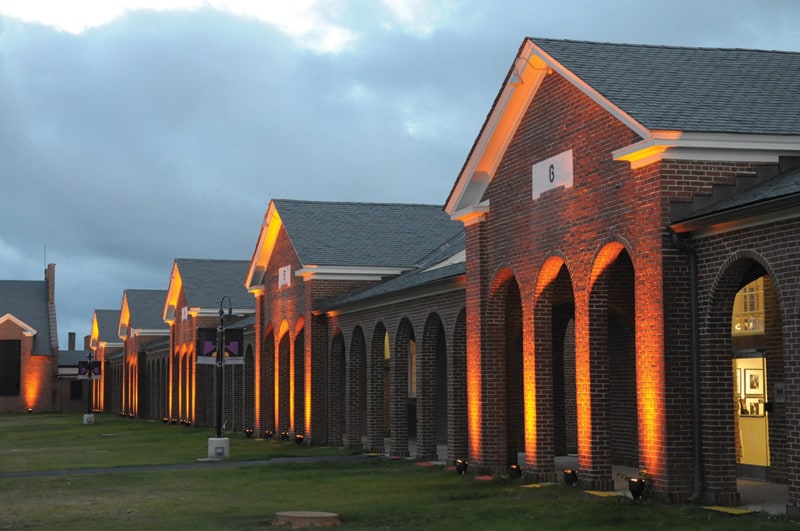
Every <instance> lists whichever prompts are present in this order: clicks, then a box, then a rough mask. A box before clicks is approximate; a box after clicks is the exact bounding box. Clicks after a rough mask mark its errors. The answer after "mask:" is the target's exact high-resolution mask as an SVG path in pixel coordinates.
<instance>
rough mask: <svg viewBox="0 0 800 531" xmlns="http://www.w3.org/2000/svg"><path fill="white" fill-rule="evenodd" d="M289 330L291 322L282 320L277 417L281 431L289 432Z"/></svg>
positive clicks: (277, 353) (278, 351)
mask: <svg viewBox="0 0 800 531" xmlns="http://www.w3.org/2000/svg"><path fill="white" fill-rule="evenodd" d="M289 330H290V328H289V323H288V322H287V321H285V320H284V321H282V322H281V326H280V332H279V333H278V348H277V351H276V352H275V419H276V421H277V426H276V427H277V431H279V432H284V431H286V432H288V431H291V428H292V419H291V387H292V385H291V382H292V373H291V359H292V338H291V333H290V332H289Z"/></svg>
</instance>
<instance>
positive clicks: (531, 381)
mask: <svg viewBox="0 0 800 531" xmlns="http://www.w3.org/2000/svg"><path fill="white" fill-rule="evenodd" d="M534 293H535V294H536V296H535V299H534V305H533V308H534V309H533V319H532V321H533V323H532V324H533V330H532V331H533V338H534V345H533V349H530V348H529V349H528V351H527V352H526V353H525V360H526V362H525V382H526V385H525V404H526V406H525V412H526V415H525V429H526V443H527V445H526V468H527V469H528V470H529V472H530V473H532V474H533V475H534V476H535V477H536V478H538V479H539V480H540V481H553V480H554V479H555V478H554V477H553V475H554V474H553V460H554V458H555V456H556V455H566V454H567V453H574V452H576V450H577V444H578V443H577V406H576V394H575V389H576V387H575V386H576V381H577V379H576V372H575V295H574V288H573V283H572V276H571V274H570V272H569V269H568V268H567V265H566V263H565V262H564V259H563V258H562V257H560V256H551V257H549V258H548V259H547V260H545V261H544V263H543V264H542V267H541V268H540V270H539V272H538V275H537V278H536V288H535V290H534Z"/></svg>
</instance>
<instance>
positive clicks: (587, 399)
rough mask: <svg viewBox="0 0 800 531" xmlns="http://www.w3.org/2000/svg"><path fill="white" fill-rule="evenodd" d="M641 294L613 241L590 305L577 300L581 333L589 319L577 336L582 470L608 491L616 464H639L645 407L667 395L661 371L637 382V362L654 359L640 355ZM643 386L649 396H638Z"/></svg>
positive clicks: (598, 266)
mask: <svg viewBox="0 0 800 531" xmlns="http://www.w3.org/2000/svg"><path fill="white" fill-rule="evenodd" d="M635 291H636V286H635V272H634V268H633V262H632V260H631V258H630V255H629V253H628V251H627V249H626V247H625V245H624V244H623V243H621V242H619V241H611V242H608V243H606V244H605V245H604V246H603V247H602V248H601V249H600V250H599V251H598V253H597V255H596V257H595V261H594V263H593V265H592V270H591V273H590V279H589V292H588V300H587V301H586V302H585V303H584V304H586V307H584V308H582V309H580V310H579V307H580V304H581V301H577V302H576V319H578V321H577V322H576V326H577V328H578V330H580V329H581V325H580V321H579V320H580V318H581V317H582V316H583V317H584V318H585V319H586V321H585V323H584V325H583V326H584V327H585V328H584V330H585V332H584V334H583V335H581V334H580V333H577V332H576V355H575V365H576V373H577V374H584V375H588V378H579V379H578V381H577V385H576V401H577V404H578V407H577V414H578V453H579V467H580V468H581V470H583V471H584V472H583V474H582V481H585V483H586V484H587V485H589V486H591V487H592V488H598V489H602V490H610V489H611V488H613V485H614V479H613V477H612V473H611V465H612V463H615V464H623V465H627V466H638V460H639V455H638V454H639V446H638V445H639V430H640V427H639V420H640V419H639V411H638V405H640V404H641V407H645V404H652V403H654V402H652V399H653V396H659V393H661V394H662V395H663V384H662V383H661V382H663V375H662V374H661V372H659V371H656V370H654V369H649V370H651V371H653V373H654V374H656V378H655V379H654V381H653V382H648V384H647V385H646V386H644V385H640V381H639V380H638V379H637V363H639V364H647V363H649V361H645V360H644V359H642V360H638V359H637V355H636V333H635V327H634V325H633V322H634V313H635V309H636V298H635ZM626 324H627V326H626ZM654 355H655V354H654ZM659 359H660V358H659ZM612 374H613V375H614V383H613V385H612V383H611V375H612ZM642 387H646V389H647V392H646V393H645V394H644V395H639V396H637V392H640V391H641V388H642ZM657 414H661V415H663V412H661V413H657ZM660 422H661V420H660V419H659V418H656V419H655V420H654V421H648V428H647V430H648V431H647V432H648V433H654V432H657V431H658V429H653V428H650V427H649V426H650V423H654V424H656V425H657V426H660ZM652 438H653V439H655V438H656V437H655V436H654V437H652Z"/></svg>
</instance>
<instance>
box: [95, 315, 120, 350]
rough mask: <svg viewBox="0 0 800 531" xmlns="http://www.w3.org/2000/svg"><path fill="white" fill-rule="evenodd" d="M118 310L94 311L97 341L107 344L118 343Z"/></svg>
mask: <svg viewBox="0 0 800 531" xmlns="http://www.w3.org/2000/svg"><path fill="white" fill-rule="evenodd" d="M119 313H120V312H119V310H95V311H94V315H95V318H96V319H97V328H98V332H99V334H98V335H99V337H98V339H99V340H100V341H105V342H107V343H119V335H117V328H118V327H119Z"/></svg>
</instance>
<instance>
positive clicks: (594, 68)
mask: <svg viewBox="0 0 800 531" xmlns="http://www.w3.org/2000/svg"><path fill="white" fill-rule="evenodd" d="M553 73H555V74H558V75H560V76H562V77H564V78H565V79H566V80H568V81H569V82H570V83H572V84H573V85H574V86H575V87H577V88H578V89H579V90H581V91H582V92H583V93H584V94H586V95H587V96H588V97H589V98H591V99H592V100H593V101H595V102H596V103H597V104H598V105H600V106H601V107H602V108H604V109H605V110H606V111H607V112H608V113H609V114H611V115H612V116H614V117H616V118H617V119H618V120H620V121H621V122H622V123H623V124H624V125H626V126H627V127H629V128H630V129H631V130H632V131H633V132H634V133H635V134H636V136H638V138H639V139H641V140H639V141H635V142H634V143H633V144H631V145H629V146H625V147H621V148H620V149H617V150H616V151H615V152H613V153H612V154H611V155H610V156H611V157H613V159H614V160H619V161H627V162H629V163H630V164H631V167H632V168H637V167H640V166H644V165H647V164H650V163H652V162H655V161H658V160H661V159H664V158H675V159H690V160H692V159H693V160H746V161H752V162H777V160H778V158H779V157H780V156H787V155H796V154H798V153H800V121H799V120H795V119H793V118H792V117H795V116H798V115H800V53H797V52H779V51H762V50H743V49H720V48H687V47H674V46H649V45H636V44H615V43H597V42H587V41H571V40H557V39H543V38H533V37H529V38H526V39H524V40H523V43H522V45H521V46H520V49H519V52H518V54H517V56H516V57H515V59H514V61H513V62H512V64H511V67H510V68H509V71H508V74H507V75H506V78H505V80H504V82H503V84H502V85H501V88H500V91H499V92H498V95H497V97H496V98H495V101H494V103H493V104H492V107H491V109H490V111H489V114H488V115H487V117H486V120H485V122H484V124H483V126H482V127H481V130H480V132H479V134H478V137H477V138H476V140H475V143H474V144H473V146H472V148H471V150H470V153H469V155H468V156H467V159H466V161H465V162H464V165H463V167H462V169H461V172H460V174H459V176H458V178H457V180H456V182H455V184H454V186H453V188H452V190H451V192H450V195H449V196H448V199H447V201H446V203H445V211H446V212H447V213H448V214H450V215H451V216H452V217H453V218H454V219H460V220H462V221H464V222H465V223H470V222H472V221H473V220H475V219H480V218H481V217H482V216H483V215H484V214H485V213H486V212H487V211H488V207H489V205H488V203H486V202H485V201H484V200H483V192H484V191H485V190H486V188H487V187H488V184H489V182H491V180H492V178H493V177H494V174H495V172H496V171H497V168H498V166H499V163H500V161H501V159H502V157H503V156H504V154H505V150H506V148H507V147H508V144H509V143H510V141H511V139H512V137H513V136H514V133H515V132H516V129H517V127H518V126H519V124H520V122H521V120H522V117H523V115H524V114H525V111H526V110H527V108H528V107H529V105H530V103H531V102H532V101H533V99H534V98H535V96H536V93H537V91H538V89H539V87H540V86H541V84H542V82H543V80H544V79H545V77H546V76H547V75H549V74H553ZM787 117H789V118H787Z"/></svg>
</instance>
